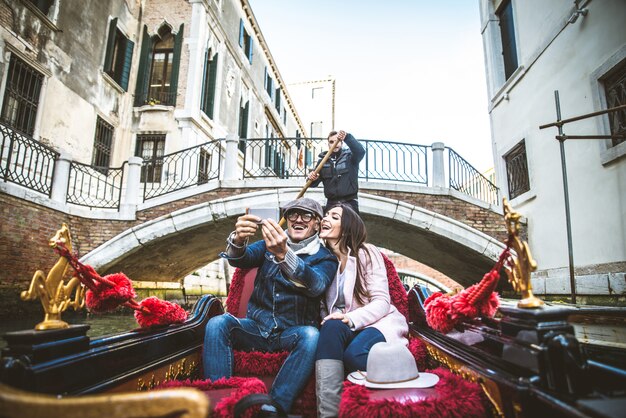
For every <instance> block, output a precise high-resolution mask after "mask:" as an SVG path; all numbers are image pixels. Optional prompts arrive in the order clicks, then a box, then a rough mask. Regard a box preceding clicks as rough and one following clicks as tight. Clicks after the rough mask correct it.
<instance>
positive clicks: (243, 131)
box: [239, 99, 250, 153]
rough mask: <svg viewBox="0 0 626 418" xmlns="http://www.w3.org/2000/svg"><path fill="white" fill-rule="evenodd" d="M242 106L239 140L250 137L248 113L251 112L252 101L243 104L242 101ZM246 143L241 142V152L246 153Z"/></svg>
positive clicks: (240, 109) (240, 110)
mask: <svg viewBox="0 0 626 418" xmlns="http://www.w3.org/2000/svg"><path fill="white" fill-rule="evenodd" d="M240 103H241V106H240V108H239V138H247V137H248V113H249V111H250V101H247V102H246V103H245V104H244V103H243V99H241V101H240ZM245 147H246V142H245V141H239V150H240V151H241V152H244V153H245V152H246V148H245Z"/></svg>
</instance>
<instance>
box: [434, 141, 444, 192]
mask: <svg viewBox="0 0 626 418" xmlns="http://www.w3.org/2000/svg"><path fill="white" fill-rule="evenodd" d="M430 147H431V149H432V150H433V187H447V185H446V169H445V166H444V164H443V151H444V150H445V149H446V147H445V145H444V144H443V142H434V143H433V144H432V145H431V146H430Z"/></svg>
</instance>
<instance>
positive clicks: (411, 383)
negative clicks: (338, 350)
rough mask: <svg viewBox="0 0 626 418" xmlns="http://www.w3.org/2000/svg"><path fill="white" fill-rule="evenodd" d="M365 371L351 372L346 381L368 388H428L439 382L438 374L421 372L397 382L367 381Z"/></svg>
mask: <svg viewBox="0 0 626 418" xmlns="http://www.w3.org/2000/svg"><path fill="white" fill-rule="evenodd" d="M366 377H367V373H366V372H352V373H350V374H349V375H348V381H349V382H352V383H356V384H357V385H362V386H365V387H366V388H370V389H404V388H430V387H433V386H435V385H436V384H437V382H439V376H437V375H436V374H434V373H422V372H420V374H419V376H418V377H416V378H415V379H412V380H407V381H406V382H397V383H372V382H368V381H367V379H366Z"/></svg>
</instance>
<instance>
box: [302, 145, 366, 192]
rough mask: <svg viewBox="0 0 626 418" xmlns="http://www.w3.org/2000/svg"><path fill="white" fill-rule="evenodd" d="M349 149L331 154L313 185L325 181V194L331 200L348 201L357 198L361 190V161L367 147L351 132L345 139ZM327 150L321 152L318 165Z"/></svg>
mask: <svg viewBox="0 0 626 418" xmlns="http://www.w3.org/2000/svg"><path fill="white" fill-rule="evenodd" d="M343 142H344V143H345V144H346V145H347V146H348V149H345V148H342V149H341V151H340V152H339V155H338V156H337V157H335V156H334V155H333V156H331V157H330V158H329V159H328V161H326V163H325V164H324V167H322V170H321V171H320V176H319V178H318V179H317V180H315V181H314V182H313V183H311V187H315V186H317V185H319V184H320V183H321V182H323V183H324V196H326V199H328V200H329V201H342V202H343V201H346V200H352V199H356V198H357V194H358V192H359V163H360V162H361V160H362V159H363V157H364V156H365V148H363V145H361V144H360V143H359V141H357V140H356V139H355V138H354V137H353V136H352V135H351V134H347V135H346V138H345V139H344V141H343ZM325 155H326V153H325V152H322V153H320V155H319V159H318V160H317V164H316V166H317V165H319V163H320V162H321V161H322V159H323V158H324V156H325Z"/></svg>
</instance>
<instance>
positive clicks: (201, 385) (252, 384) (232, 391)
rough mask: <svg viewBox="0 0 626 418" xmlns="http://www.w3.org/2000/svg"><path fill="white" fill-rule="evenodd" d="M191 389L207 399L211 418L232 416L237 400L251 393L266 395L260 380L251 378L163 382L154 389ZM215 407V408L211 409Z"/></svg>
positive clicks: (251, 411) (250, 412)
mask: <svg viewBox="0 0 626 418" xmlns="http://www.w3.org/2000/svg"><path fill="white" fill-rule="evenodd" d="M177 387H193V388H196V389H199V390H201V391H203V392H204V393H205V394H206V395H207V397H208V398H209V400H210V401H211V402H210V405H211V407H212V410H213V412H212V413H211V416H212V417H220V418H228V417H232V416H233V410H234V408H235V404H236V403H237V401H239V399H241V398H243V397H244V396H247V395H249V394H251V393H267V387H266V386H265V383H263V382H262V381H261V380H259V379H256V378H253V377H231V378H230V379H226V378H222V379H218V380H216V381H215V382H212V381H211V380H210V379H206V380H194V381H191V380H189V379H187V380H171V381H168V382H164V383H162V384H160V385H158V386H157V387H156V389H164V388H177ZM213 405H215V407H213ZM258 410H259V407H256V408H250V409H249V410H247V411H246V412H245V413H244V414H243V416H244V417H245V418H250V417H252V416H254V414H255V413H256V412H258Z"/></svg>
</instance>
